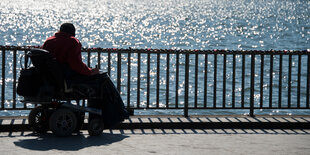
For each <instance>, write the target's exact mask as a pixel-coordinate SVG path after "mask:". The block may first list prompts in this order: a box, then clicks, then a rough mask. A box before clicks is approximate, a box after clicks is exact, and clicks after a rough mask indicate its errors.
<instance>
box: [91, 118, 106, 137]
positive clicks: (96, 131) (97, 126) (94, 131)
mask: <svg viewBox="0 0 310 155" xmlns="http://www.w3.org/2000/svg"><path fill="white" fill-rule="evenodd" d="M103 129H104V124H103V120H102V119H101V118H92V119H90V120H89V121H88V134H89V135H90V136H98V135H100V134H101V133H102V131H103Z"/></svg>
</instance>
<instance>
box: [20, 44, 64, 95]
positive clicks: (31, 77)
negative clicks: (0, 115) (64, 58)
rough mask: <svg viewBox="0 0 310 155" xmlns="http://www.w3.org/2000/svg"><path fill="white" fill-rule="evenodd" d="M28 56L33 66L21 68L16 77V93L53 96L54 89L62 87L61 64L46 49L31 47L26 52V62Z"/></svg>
mask: <svg viewBox="0 0 310 155" xmlns="http://www.w3.org/2000/svg"><path fill="white" fill-rule="evenodd" d="M28 58H30V60H31V62H32V64H33V67H30V68H27V67H26V66H25V69H22V70H21V72H20V77H19V79H18V86H17V93H18V95H21V96H24V97H26V96H27V97H35V96H40V97H49V98H51V97H53V96H55V94H56V90H57V91H59V90H61V89H63V84H64V83H63V71H62V67H61V65H60V64H59V63H58V62H57V61H56V59H55V58H54V57H53V56H52V55H51V54H50V53H49V52H48V51H46V50H43V49H32V50H31V51H29V52H28V53H27V54H26V64H28Z"/></svg>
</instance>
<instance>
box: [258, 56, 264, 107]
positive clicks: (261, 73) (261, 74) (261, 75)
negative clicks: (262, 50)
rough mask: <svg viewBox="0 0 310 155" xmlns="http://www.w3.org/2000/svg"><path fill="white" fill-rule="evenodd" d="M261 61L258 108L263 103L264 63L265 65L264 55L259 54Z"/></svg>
mask: <svg viewBox="0 0 310 155" xmlns="http://www.w3.org/2000/svg"><path fill="white" fill-rule="evenodd" d="M260 56H261V63H260V93H259V98H260V99H259V102H260V105H259V107H260V108H263V104H264V65H265V55H264V54H261V55H260Z"/></svg>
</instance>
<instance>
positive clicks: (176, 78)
mask: <svg viewBox="0 0 310 155" xmlns="http://www.w3.org/2000/svg"><path fill="white" fill-rule="evenodd" d="M175 61H176V66H175V67H176V69H175V70H176V71H175V107H176V108H178V107H179V74H180V73H179V71H180V65H179V62H180V53H179V52H178V53H177V54H176V60H175Z"/></svg>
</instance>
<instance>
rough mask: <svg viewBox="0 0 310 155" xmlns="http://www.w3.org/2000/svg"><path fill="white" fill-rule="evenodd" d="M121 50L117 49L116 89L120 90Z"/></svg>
mask: <svg viewBox="0 0 310 155" xmlns="http://www.w3.org/2000/svg"><path fill="white" fill-rule="evenodd" d="M121 56H122V55H121V51H117V90H118V92H121V72H122V62H121V61H122V58H121Z"/></svg>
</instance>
